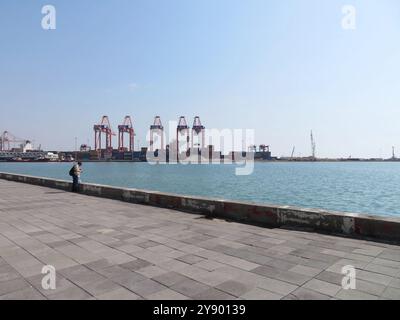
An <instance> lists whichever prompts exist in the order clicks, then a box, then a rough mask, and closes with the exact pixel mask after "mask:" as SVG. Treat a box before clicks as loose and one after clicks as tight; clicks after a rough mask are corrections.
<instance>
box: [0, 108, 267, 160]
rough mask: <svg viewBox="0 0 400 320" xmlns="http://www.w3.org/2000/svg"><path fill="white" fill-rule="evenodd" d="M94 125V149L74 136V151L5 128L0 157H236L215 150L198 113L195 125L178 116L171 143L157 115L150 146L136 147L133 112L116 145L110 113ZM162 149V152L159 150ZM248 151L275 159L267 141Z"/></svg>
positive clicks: (256, 156) (193, 158) (83, 158)
mask: <svg viewBox="0 0 400 320" xmlns="http://www.w3.org/2000/svg"><path fill="white" fill-rule="evenodd" d="M92 128H93V131H94V146H93V149H92V148H91V146H90V145H89V141H88V142H87V143H86V144H81V145H80V148H79V149H78V145H77V138H76V137H75V148H74V150H73V151H72V150H71V151H51V152H43V151H41V150H33V146H32V144H31V142H30V141H29V140H26V139H19V138H17V137H16V136H14V135H12V134H11V133H10V132H9V131H4V132H3V133H2V134H1V136H0V161H20V160H21V161H25V160H27V161H28V160H29V161H75V160H77V161H103V160H106V161H114V160H115V161H118V160H121V161H146V160H147V151H151V152H154V155H155V156H156V157H158V156H159V155H160V154H161V155H165V157H166V161H167V162H169V161H170V160H171V162H172V161H173V162H175V161H178V162H179V159H180V158H182V156H184V158H186V159H188V158H190V160H189V161H190V162H192V161H193V162H196V161H207V160H206V159H205V158H204V159H201V158H202V157H204V156H205V155H208V156H209V158H210V159H213V161H214V160H215V162H218V161H220V160H221V161H224V160H225V159H230V160H235V159H234V152H233V151H232V152H230V153H229V156H226V155H223V154H222V152H221V151H218V150H214V146H213V145H207V143H206V128H205V126H204V125H203V124H202V122H201V120H200V117H199V116H195V117H194V119H193V126H192V128H190V127H189V125H188V123H187V121H186V118H185V116H181V117H179V120H178V124H177V126H176V132H175V133H176V136H175V137H170V138H172V141H171V142H170V144H166V143H165V139H166V138H165V132H164V126H163V124H162V122H161V118H160V116H155V117H154V121H153V124H152V125H150V132H149V133H150V141H149V142H150V143H149V147H148V148H147V147H141V148H140V147H139V148H138V150H137V151H135V136H136V131H135V128H134V126H133V121H132V118H131V116H129V115H127V116H125V117H124V119H123V121H122V123H121V124H119V125H118V146H113V141H112V140H113V136H116V135H117V134H116V133H114V131H113V129H112V127H111V123H110V119H109V117H108V116H106V115H104V116H102V117H101V119H100V121H99V122H98V123H96V124H94V125H93V127H92ZM174 138H176V140H175V139H174ZM175 144H176V145H175ZM39 151H40V152H39ZM160 151H161V153H159V152H160ZM246 153H254V158H255V159H262V160H268V159H272V158H271V153H270V151H269V146H268V145H265V144H261V145H259V151H258V152H257V146H255V145H254V146H250V147H249V148H248V150H243V151H242V155H244V154H246ZM185 156H186V157H185Z"/></svg>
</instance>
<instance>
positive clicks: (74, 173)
mask: <svg viewBox="0 0 400 320" xmlns="http://www.w3.org/2000/svg"><path fill="white" fill-rule="evenodd" d="M81 173H82V162H78V163H77V164H75V165H74V166H73V167H72V168H71V170H70V171H69V175H70V176H71V177H72V192H79V183H80V179H81Z"/></svg>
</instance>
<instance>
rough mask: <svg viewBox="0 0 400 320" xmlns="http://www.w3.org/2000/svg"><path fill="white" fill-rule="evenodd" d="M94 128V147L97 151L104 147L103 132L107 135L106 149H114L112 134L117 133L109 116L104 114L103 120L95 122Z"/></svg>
mask: <svg viewBox="0 0 400 320" xmlns="http://www.w3.org/2000/svg"><path fill="white" fill-rule="evenodd" d="M93 130H94V149H95V150H96V151H99V150H101V149H102V145H101V140H102V139H101V136H102V134H104V135H105V138H106V145H105V150H107V151H112V141H111V138H112V136H115V133H113V131H112V129H111V125H110V121H109V119H108V117H107V116H103V117H102V118H101V121H100V123H99V124H95V125H94V126H93Z"/></svg>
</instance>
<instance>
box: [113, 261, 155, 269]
mask: <svg viewBox="0 0 400 320" xmlns="http://www.w3.org/2000/svg"><path fill="white" fill-rule="evenodd" d="M151 265H152V264H151V263H150V262H148V261H145V260H142V259H136V260H134V261H130V262H127V263H123V264H120V266H121V267H123V268H126V269H128V270H131V271H135V270H139V269H142V268H145V267H148V266H151Z"/></svg>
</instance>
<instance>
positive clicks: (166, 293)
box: [147, 289, 190, 300]
mask: <svg viewBox="0 0 400 320" xmlns="http://www.w3.org/2000/svg"><path fill="white" fill-rule="evenodd" d="M147 299H148V300H188V299H190V298H189V297H186V296H184V295H183V294H180V293H179V292H176V291H173V290H171V289H165V290H161V291H158V292H156V293H153V294H151V295H149V296H147Z"/></svg>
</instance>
